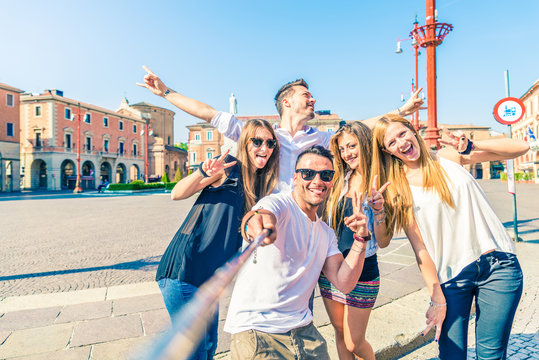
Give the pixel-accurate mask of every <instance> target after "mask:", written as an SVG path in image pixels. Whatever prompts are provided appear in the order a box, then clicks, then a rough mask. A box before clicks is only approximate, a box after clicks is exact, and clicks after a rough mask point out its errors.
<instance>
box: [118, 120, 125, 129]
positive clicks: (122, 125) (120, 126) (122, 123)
mask: <svg viewBox="0 0 539 360" xmlns="http://www.w3.org/2000/svg"><path fill="white" fill-rule="evenodd" d="M118 127H119V129H120V130H123V129H124V122H123V121H122V120H120V122H119V123H118Z"/></svg>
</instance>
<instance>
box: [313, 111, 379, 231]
mask: <svg viewBox="0 0 539 360" xmlns="http://www.w3.org/2000/svg"><path fill="white" fill-rule="evenodd" d="M343 133H347V134H350V135H352V136H354V137H355V138H356V139H357V142H358V147H359V153H358V157H359V166H358V168H357V169H356V170H355V171H358V172H359V174H360V175H361V181H362V182H361V188H360V189H357V190H358V191H360V192H361V193H363V195H364V196H367V195H368V192H369V190H370V187H369V184H370V182H371V181H372V180H371V158H372V155H371V154H372V148H371V136H372V133H371V129H369V127H368V126H366V125H365V124H363V123H361V122H359V121H354V122H351V123H348V124H345V125H343V126H342V127H341V128H340V129H339V130H337V132H336V133H335V135H333V137H332V138H331V140H330V141H329V149H330V150H331V152H332V153H333V157H334V159H335V160H334V168H335V176H334V179H335V180H334V181H333V187H332V188H331V192H330V193H329V197H328V201H327V203H326V207H325V214H324V219H325V220H326V221H328V223H329V224H330V226H331V227H332V228H333V230H335V231H336V232H337V231H338V230H337V228H338V226H339V223H340V219H342V217H343V210H344V209H343V206H342V204H340V202H339V200H340V197H341V193H342V191H343V189H344V183H345V181H344V178H345V176H346V174H348V172H350V171H352V169H351V168H350V166H348V164H347V163H346V162H345V161H344V160H343V159H342V157H341V152H340V150H339V139H340V138H341V137H342V135H343Z"/></svg>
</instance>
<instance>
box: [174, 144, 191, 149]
mask: <svg viewBox="0 0 539 360" xmlns="http://www.w3.org/2000/svg"><path fill="white" fill-rule="evenodd" d="M174 146H175V147H177V148H179V149H182V150H185V151H187V150H188V148H189V145H187V143H183V142H180V143H176V144H174Z"/></svg>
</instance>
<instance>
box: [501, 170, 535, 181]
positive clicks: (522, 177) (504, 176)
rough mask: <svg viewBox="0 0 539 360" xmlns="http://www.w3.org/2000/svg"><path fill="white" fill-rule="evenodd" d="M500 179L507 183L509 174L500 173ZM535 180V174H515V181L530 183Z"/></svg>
mask: <svg viewBox="0 0 539 360" xmlns="http://www.w3.org/2000/svg"><path fill="white" fill-rule="evenodd" d="M500 179H502V180H503V181H507V173H506V172H502V173H500ZM533 179H534V176H533V173H527V172H526V173H524V172H516V173H515V181H529V180H533Z"/></svg>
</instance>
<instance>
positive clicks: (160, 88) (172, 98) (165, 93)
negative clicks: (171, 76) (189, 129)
mask: <svg viewBox="0 0 539 360" xmlns="http://www.w3.org/2000/svg"><path fill="white" fill-rule="evenodd" d="M142 68H143V69H144V70H145V71H146V73H147V74H146V75H145V76H144V83H142V84H141V83H137V85H138V86H141V87H144V88H146V89H148V90H150V91H151V92H152V93H154V94H155V95H157V96H161V97H163V98H165V99H167V100H168V101H169V102H170V103H171V104H172V105H174V106H176V107H177V108H178V109H180V110H182V111H185V112H186V113H188V114H189V115H192V116H195V117H197V118H199V119H202V120H204V121H206V122H210V121H211V119H213V117H214V116H215V115H217V110H215V109H214V108H212V107H211V106H210V105H208V104H205V103H203V102H200V101H198V100H195V99H191V98H188V97H187V96H184V95H182V94H180V93H179V92H176V91H174V90H172V89H170V88H169V87H167V86H166V85H165V83H164V82H163V81H162V80H161V79H160V78H159V77H158V76H157V75H155V74H154V73H153V72H152V71H151V70H150V69H148V68H147V67H146V66H144V65H143V66H142Z"/></svg>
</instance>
